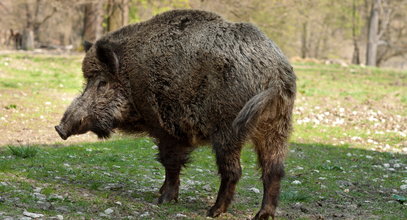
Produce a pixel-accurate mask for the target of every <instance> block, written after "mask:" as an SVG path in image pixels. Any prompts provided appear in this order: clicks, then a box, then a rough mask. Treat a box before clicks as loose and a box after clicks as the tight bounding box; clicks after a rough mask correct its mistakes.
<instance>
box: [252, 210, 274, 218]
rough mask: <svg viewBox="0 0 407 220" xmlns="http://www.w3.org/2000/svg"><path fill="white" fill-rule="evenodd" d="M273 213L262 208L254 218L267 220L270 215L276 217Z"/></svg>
mask: <svg viewBox="0 0 407 220" xmlns="http://www.w3.org/2000/svg"><path fill="white" fill-rule="evenodd" d="M273 213H274V212H273ZM273 213H270V212H267V211H265V210H263V209H262V210H260V211H259V212H258V213H257V214H256V216H254V218H253V220H267V219H269V217H271V218H272V219H274V214H273Z"/></svg>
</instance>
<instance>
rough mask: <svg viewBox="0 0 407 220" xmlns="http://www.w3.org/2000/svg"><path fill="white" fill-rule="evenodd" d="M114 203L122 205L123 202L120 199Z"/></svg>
mask: <svg viewBox="0 0 407 220" xmlns="http://www.w3.org/2000/svg"><path fill="white" fill-rule="evenodd" d="M114 204H116V205H120V206H121V205H122V203H121V202H120V201H116V202H114Z"/></svg>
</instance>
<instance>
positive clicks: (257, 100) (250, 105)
mask: <svg viewBox="0 0 407 220" xmlns="http://www.w3.org/2000/svg"><path fill="white" fill-rule="evenodd" d="M277 95H278V93H277V89H276V88H275V87H270V88H268V89H267V90H264V91H263V92H261V93H259V94H257V95H255V96H253V97H252V98H251V99H250V100H249V101H248V102H246V104H245V105H244V106H243V108H242V109H241V110H240V112H239V114H238V115H237V117H236V118H235V120H234V121H233V124H232V127H233V129H234V131H235V133H236V135H237V137H245V136H246V135H247V132H248V131H249V130H251V128H252V127H253V125H254V124H255V122H256V120H257V118H258V117H259V116H260V114H261V113H262V112H263V111H264V109H265V108H266V106H267V105H269V104H270V101H272V100H275V99H276V98H277Z"/></svg>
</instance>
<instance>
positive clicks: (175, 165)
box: [158, 136, 192, 204]
mask: <svg viewBox="0 0 407 220" xmlns="http://www.w3.org/2000/svg"><path fill="white" fill-rule="evenodd" d="M158 149H159V153H158V160H159V161H160V162H161V164H162V165H163V166H164V167H165V181H164V183H163V185H162V186H161V188H160V193H161V196H160V198H159V199H158V204H162V203H165V202H171V201H172V200H174V201H176V202H177V201H178V192H179V185H180V179H179V176H180V172H181V169H182V167H183V166H185V164H186V163H187V162H188V155H189V153H190V152H191V151H192V147H191V146H190V145H189V143H188V142H186V141H180V140H178V139H175V138H173V137H168V136H167V137H165V138H161V139H160V142H159V144H158Z"/></svg>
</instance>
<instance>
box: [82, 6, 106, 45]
mask: <svg viewBox="0 0 407 220" xmlns="http://www.w3.org/2000/svg"><path fill="white" fill-rule="evenodd" d="M102 3H103V1H97V2H96V3H88V4H86V5H85V6H84V9H85V10H84V14H85V16H84V21H83V23H84V27H83V34H82V37H83V40H87V41H91V42H94V41H96V40H97V39H98V38H100V37H101V36H102V30H103V29H102V23H103V7H102V6H103V5H102Z"/></svg>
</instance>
